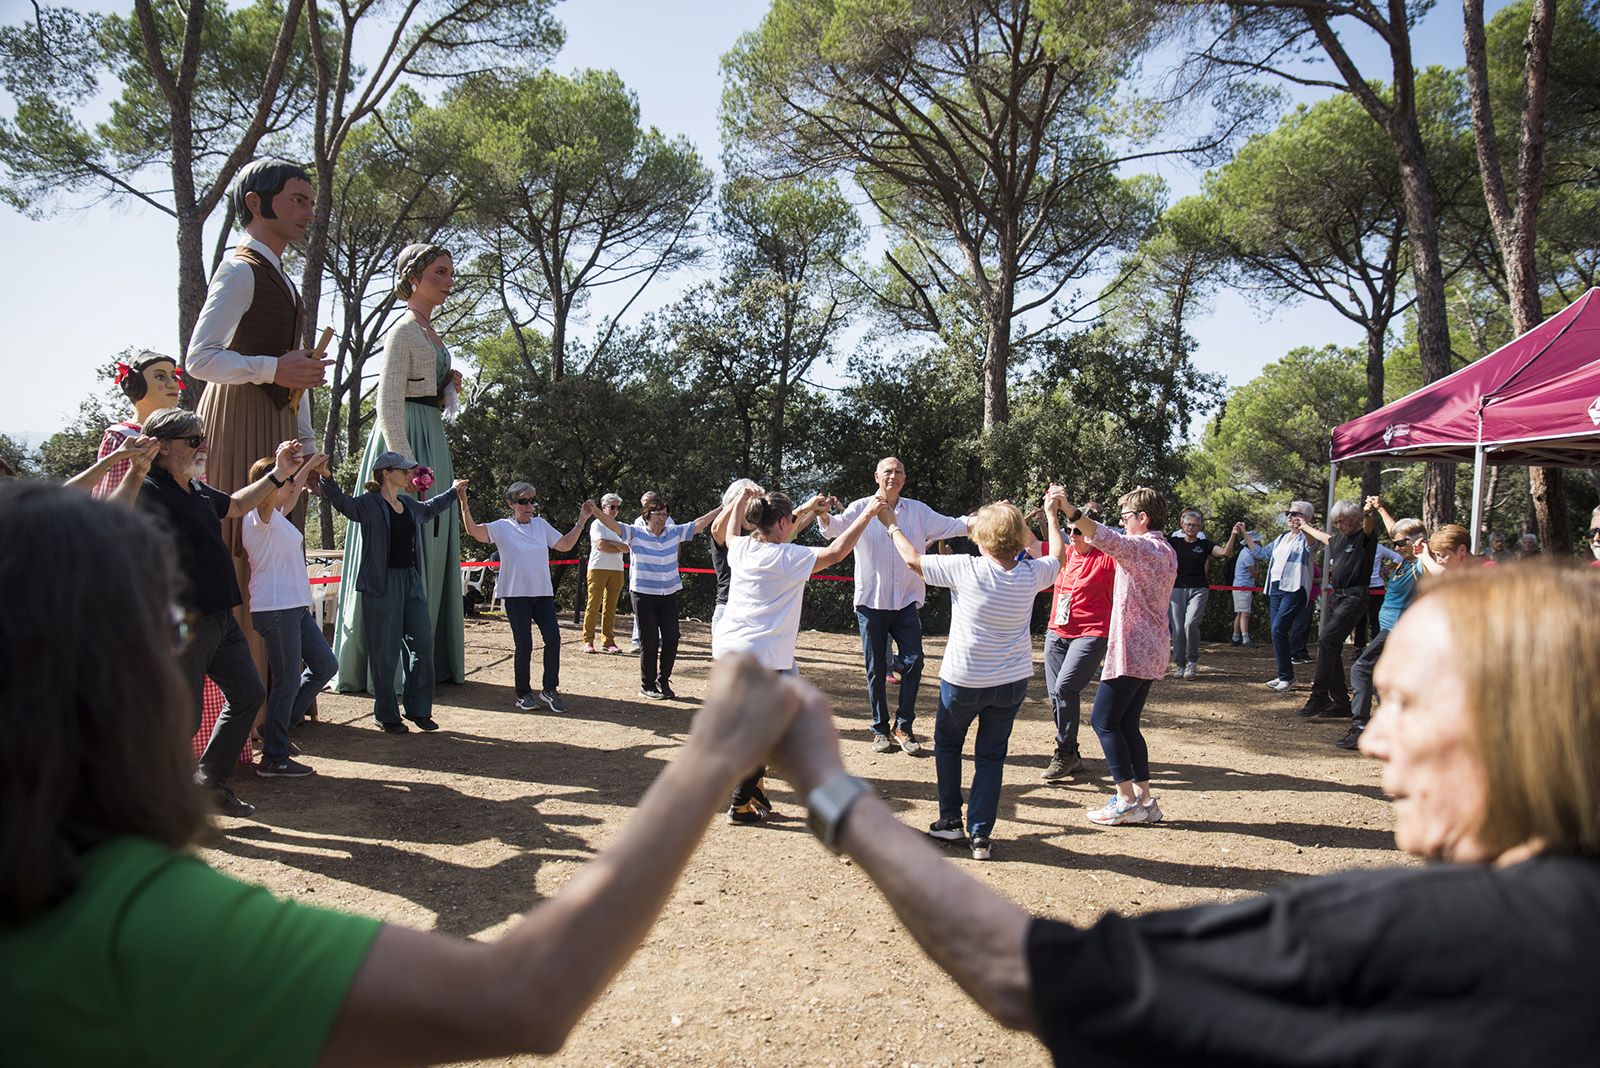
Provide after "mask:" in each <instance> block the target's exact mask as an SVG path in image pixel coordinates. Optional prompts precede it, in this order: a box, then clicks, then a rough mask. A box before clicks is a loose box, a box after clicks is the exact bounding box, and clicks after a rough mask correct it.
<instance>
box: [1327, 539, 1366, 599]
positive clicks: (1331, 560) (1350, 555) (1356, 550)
mask: <svg viewBox="0 0 1600 1068" xmlns="http://www.w3.org/2000/svg"><path fill="white" fill-rule="evenodd" d="M1377 555H1378V539H1377V537H1376V536H1375V535H1374V534H1368V533H1367V532H1366V530H1365V529H1362V530H1357V531H1356V532H1355V533H1354V534H1340V533H1339V532H1338V531H1335V532H1334V533H1333V534H1332V535H1330V536H1329V538H1328V585H1329V586H1332V587H1333V588H1334V589H1336V590H1354V589H1362V590H1364V589H1366V588H1367V585H1368V584H1369V583H1370V582H1371V581H1372V560H1373V557H1375V556H1377Z"/></svg>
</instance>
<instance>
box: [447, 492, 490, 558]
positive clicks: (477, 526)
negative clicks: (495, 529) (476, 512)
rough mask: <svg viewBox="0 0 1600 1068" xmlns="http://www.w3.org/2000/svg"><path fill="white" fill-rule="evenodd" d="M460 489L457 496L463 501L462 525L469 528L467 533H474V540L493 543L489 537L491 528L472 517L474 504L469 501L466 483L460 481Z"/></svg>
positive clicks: (488, 543)
mask: <svg viewBox="0 0 1600 1068" xmlns="http://www.w3.org/2000/svg"><path fill="white" fill-rule="evenodd" d="M459 485H460V487H461V488H460V489H458V490H456V497H457V498H458V499H459V500H460V502H461V525H462V526H464V527H466V528H467V533H468V534H470V535H472V540H473V541H477V542H481V543H482V544H484V545H491V544H493V541H492V539H490V537H489V528H488V527H486V526H484V525H483V524H482V523H478V522H475V521H474V520H473V518H472V505H471V504H469V503H468V502H467V488H466V483H464V482H463V483H459Z"/></svg>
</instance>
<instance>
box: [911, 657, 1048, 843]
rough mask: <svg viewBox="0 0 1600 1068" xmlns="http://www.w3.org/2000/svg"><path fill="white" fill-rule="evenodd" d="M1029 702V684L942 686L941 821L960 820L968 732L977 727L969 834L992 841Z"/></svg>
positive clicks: (937, 719)
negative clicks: (1012, 749) (1014, 733)
mask: <svg viewBox="0 0 1600 1068" xmlns="http://www.w3.org/2000/svg"><path fill="white" fill-rule="evenodd" d="M1026 696H1028V680H1027V679H1018V680H1017V681H1016V682H1008V683H1006V684H1005V685H1003V686H985V687H982V688H978V687H969V686H955V685H952V684H951V683H948V682H944V681H942V680H941V681H940V683H939V708H938V711H937V712H935V713H934V717H933V768H934V772H935V773H936V774H937V776H938V781H939V818H940V819H942V820H959V819H960V818H961V750H962V749H964V748H965V747H966V744H967V730H968V728H970V727H971V726H972V721H973V720H977V721H978V740H977V742H976V743H975V744H974V745H973V749H972V800H971V803H970V804H968V805H967V834H968V835H969V836H970V837H973V838H987V837H989V834H990V832H991V831H993V830H994V816H995V811H996V810H997V809H998V808H999V807H1000V778H1001V775H1002V774H1003V773H1004V771H1005V766H1006V750H1007V748H1008V747H1009V746H1010V744H1011V725H1012V724H1013V723H1015V722H1016V719H1017V709H1019V708H1021V707H1022V699H1023V698H1024V697H1026Z"/></svg>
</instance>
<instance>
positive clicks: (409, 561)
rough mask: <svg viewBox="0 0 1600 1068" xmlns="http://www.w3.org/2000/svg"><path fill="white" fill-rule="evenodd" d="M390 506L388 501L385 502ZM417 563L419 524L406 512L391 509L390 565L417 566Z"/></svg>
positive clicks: (393, 566) (385, 505)
mask: <svg viewBox="0 0 1600 1068" xmlns="http://www.w3.org/2000/svg"><path fill="white" fill-rule="evenodd" d="M384 507H386V508H387V507H388V502H387V501H386V502H384ZM416 564H417V524H416V523H415V522H413V521H412V519H411V516H410V515H409V514H408V513H406V512H396V511H395V510H394V509H392V508H390V509H389V566H390V567H391V568H395V567H415V566H416Z"/></svg>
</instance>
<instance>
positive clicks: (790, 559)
mask: <svg viewBox="0 0 1600 1068" xmlns="http://www.w3.org/2000/svg"><path fill="white" fill-rule="evenodd" d="M825 502H826V498H824V497H821V496H820V495H819V496H818V497H815V498H812V499H811V500H810V501H807V502H806V506H805V508H804V509H803V510H804V511H805V512H806V513H807V514H811V513H815V512H816V511H817V510H818V509H819V508H821V507H823V506H824V503H825ZM874 514H875V513H874V512H873V511H872V510H871V509H868V510H866V511H864V512H862V513H861V515H860V516H859V517H857V519H856V521H855V522H854V523H852V524H850V527H849V529H847V530H846V531H845V532H844V534H843V536H841V537H839V538H838V539H836V540H835V541H834V542H833V543H832V544H830V545H827V546H823V547H815V548H814V547H812V546H809V545H793V544H790V542H789V538H790V535H791V534H792V533H793V531H794V526H795V513H794V502H793V501H791V500H790V499H789V498H788V497H786V496H784V495H783V494H781V493H766V494H764V493H762V492H761V487H759V486H756V485H754V484H751V485H748V486H746V487H745V488H744V490H743V491H742V492H741V493H740V494H739V496H738V498H737V499H736V500H735V501H734V502H733V506H732V507H731V508H723V509H722V514H721V515H719V516H718V517H717V520H716V527H715V529H714V530H713V531H712V535H713V537H715V538H716V540H717V541H718V542H719V543H721V544H723V545H725V546H727V554H728V555H727V559H728V568H729V570H730V571H731V572H732V577H731V580H730V582H729V586H728V605H727V609H726V611H724V612H723V613H722V617H721V618H720V619H719V620H717V622H716V623H715V624H714V625H713V626H712V628H711V657H712V659H713V660H715V659H717V658H719V657H724V656H728V655H729V654H732V653H749V654H750V655H752V656H754V657H755V658H756V659H757V660H758V661H759V662H760V663H761V666H762V667H765V668H768V669H770V670H772V671H775V672H778V673H779V674H789V675H793V674H796V671H795V666H794V647H795V642H796V640H797V639H798V638H799V635H800V603H801V599H802V598H803V596H804V594H805V589H806V581H807V580H808V579H810V578H811V576H812V574H814V573H815V572H817V571H821V570H822V569H823V568H825V567H831V566H833V565H834V564H837V563H838V562H839V561H841V560H843V559H844V558H845V557H847V556H849V555H850V552H851V550H852V549H854V548H855V546H856V542H857V541H859V540H860V539H861V534H862V532H863V531H865V530H866V529H867V524H868V523H870V522H871V521H872V517H873V515H874ZM744 529H749V530H750V533H749V534H742V533H740V531H741V530H744ZM766 773H767V769H766V768H764V767H762V768H757V769H756V771H755V773H754V774H753V775H751V776H750V777H749V778H747V779H745V780H744V781H743V782H741V783H740V784H739V785H738V787H736V788H735V789H734V791H733V797H732V798H731V799H730V801H729V805H728V821H729V822H730V823H760V822H761V821H762V820H763V819H765V818H766V816H767V813H769V812H771V811H772V806H771V804H769V803H768V801H767V795H766V791H765V789H764V788H763V784H762V778H763V777H764V776H765V775H766Z"/></svg>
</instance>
